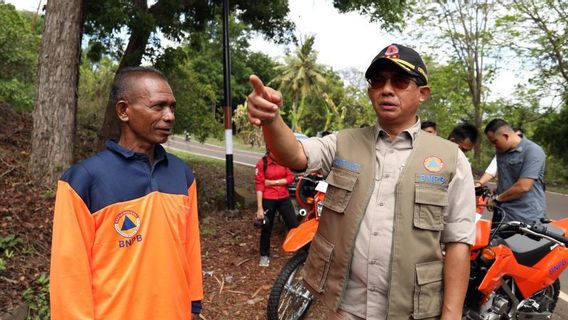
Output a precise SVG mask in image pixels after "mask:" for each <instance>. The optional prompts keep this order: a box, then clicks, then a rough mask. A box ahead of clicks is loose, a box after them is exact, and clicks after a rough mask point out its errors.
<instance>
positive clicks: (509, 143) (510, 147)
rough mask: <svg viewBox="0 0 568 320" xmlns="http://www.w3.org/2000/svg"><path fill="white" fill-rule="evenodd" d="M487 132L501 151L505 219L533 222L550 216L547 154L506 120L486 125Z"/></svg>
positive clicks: (499, 170) (499, 195)
mask: <svg viewBox="0 0 568 320" xmlns="http://www.w3.org/2000/svg"><path fill="white" fill-rule="evenodd" d="M485 135H486V136H487V139H488V140H489V142H490V143H491V144H492V145H493V146H494V147H495V150H496V151H497V176H498V177H499V182H498V184H497V196H496V198H495V201H496V202H497V203H500V207H502V208H503V209H504V211H505V221H523V222H526V223H531V222H535V221H539V220H540V219H541V218H545V217H546V200H545V194H544V165H545V161H546V154H545V153H544V151H543V150H542V148H541V147H540V146H539V145H537V144H536V143H534V142H532V141H530V140H529V139H527V138H522V137H519V136H518V135H517V134H516V133H515V131H514V130H513V128H512V127H511V126H510V125H509V124H508V123H507V122H506V121H505V120H503V119H494V120H492V121H491V122H489V123H488V124H487V126H486V127H485Z"/></svg>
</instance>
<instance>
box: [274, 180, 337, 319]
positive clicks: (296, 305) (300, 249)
mask: <svg viewBox="0 0 568 320" xmlns="http://www.w3.org/2000/svg"><path fill="white" fill-rule="evenodd" d="M325 187H326V183H325V181H324V180H323V177H322V176H321V175H317V174H311V175H308V176H302V177H300V178H299V180H298V183H297V185H296V190H295V197H296V201H297V202H298V205H299V206H300V207H301V208H302V209H300V213H299V215H300V216H304V220H303V222H302V223H301V224H300V225H299V226H298V227H296V228H294V229H291V230H290V231H289V232H288V234H287V235H286V239H285V240H284V243H283V244H282V248H283V249H284V251H285V252H295V254H294V255H293V256H292V258H290V260H288V262H287V263H286V264H285V265H284V267H283V268H282V271H281V272H280V274H279V275H278V277H277V278H276V280H275V281H274V285H273V286H272V290H271V291H270V296H269V298H268V304H267V319H268V320H279V319H280V320H282V319H287V320H295V319H300V318H301V317H303V316H304V314H305V313H306V312H307V310H308V308H309V307H310V304H311V303H312V301H313V299H314V297H313V295H312V294H311V293H310V292H309V291H308V289H306V288H305V287H304V285H303V283H302V277H301V270H302V267H303V266H304V262H306V258H307V257H308V250H309V248H310V243H311V242H312V240H313V238H314V236H315V234H316V231H317V229H318V224H319V217H320V214H321V210H322V208H323V199H324V198H325Z"/></svg>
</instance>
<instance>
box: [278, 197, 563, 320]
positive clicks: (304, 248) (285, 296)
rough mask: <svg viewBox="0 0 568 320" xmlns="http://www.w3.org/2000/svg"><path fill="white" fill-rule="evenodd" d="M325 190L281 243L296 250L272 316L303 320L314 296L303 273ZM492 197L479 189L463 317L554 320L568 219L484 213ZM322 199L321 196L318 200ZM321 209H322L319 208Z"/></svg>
mask: <svg viewBox="0 0 568 320" xmlns="http://www.w3.org/2000/svg"><path fill="white" fill-rule="evenodd" d="M324 196H325V195H324V194H322V195H320V196H319V198H318V196H317V194H316V199H315V200H314V201H313V208H312V211H310V214H309V215H308V217H307V219H306V222H305V223H308V224H306V226H304V224H302V225H300V226H299V227H298V228H296V229H293V230H291V232H292V231H295V232H294V233H291V234H289V235H288V237H287V238H286V240H285V242H284V245H283V248H284V250H285V251H288V252H292V251H295V250H297V252H296V254H295V255H294V256H293V257H292V258H291V259H290V260H289V261H288V263H287V264H286V265H285V266H284V268H283V269H282V272H281V273H280V275H279V276H278V278H277V279H276V281H275V283H274V286H273V288H272V291H271V294H270V297H269V302H268V308H267V316H268V319H269V320H273V319H274V320H275V319H290V320H292V319H300V318H301V317H302V316H304V314H305V313H306V312H307V310H308V308H309V306H310V304H311V302H312V301H313V296H312V295H311V294H310V292H309V291H308V290H307V289H306V288H305V287H304V286H303V284H302V278H301V276H300V269H301V268H302V266H303V264H304V262H305V260H306V258H307V253H308V249H309V243H310V242H311V240H312V239H313V236H314V235H315V232H316V231H317V224H318V222H319V214H320V213H321V207H322V204H323V203H322V202H321V200H323V198H324ZM490 197H491V193H490V192H489V190H488V189H487V188H485V187H482V188H476V205H477V206H476V213H477V214H476V224H475V225H476V239H475V243H474V245H473V246H472V247H471V256H470V260H471V270H470V281H469V286H468V291H467V295H466V299H465V304H464V312H463V319H464V320H497V319H550V317H551V315H552V312H553V311H554V307H555V306H556V302H557V300H558V295H559V292H560V283H559V281H558V277H559V276H560V274H561V273H562V271H563V270H564V269H565V268H566V267H567V266H568V249H567V248H566V245H567V244H568V238H565V237H564V236H565V235H566V234H567V232H568V218H566V219H562V220H558V221H544V224H532V225H527V224H525V223H522V222H518V221H512V222H507V223H504V222H503V221H504V219H505V215H506V213H505V212H503V210H502V209H501V208H500V207H499V206H494V207H493V210H494V211H497V212H499V211H501V214H498V215H495V214H494V216H498V217H500V218H499V219H500V220H499V221H496V222H494V221H492V219H487V218H483V215H482V214H483V213H484V209H485V207H486V205H487V203H488V201H489V199H490ZM317 200H320V201H317ZM318 208H319V210H318ZM310 217H313V218H310Z"/></svg>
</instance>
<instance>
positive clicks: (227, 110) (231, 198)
mask: <svg viewBox="0 0 568 320" xmlns="http://www.w3.org/2000/svg"><path fill="white" fill-rule="evenodd" d="M223 91H224V97H225V99H224V100H225V106H224V107H223V110H224V115H225V167H226V175H225V176H226V180H227V209H228V210H234V209H235V177H234V176H233V107H232V105H231V53H230V50H229V0H223Z"/></svg>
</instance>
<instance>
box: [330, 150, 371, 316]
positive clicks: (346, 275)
mask: <svg viewBox="0 0 568 320" xmlns="http://www.w3.org/2000/svg"><path fill="white" fill-rule="evenodd" d="M373 154H374V151H373ZM375 169H376V166H373V171H372V174H373V177H374V176H375V174H376V172H375ZM374 188H375V179H374V178H373V179H372V180H371V187H370V188H369V190H367V196H366V201H367V202H366V203H367V205H366V206H365V209H364V210H363V214H362V215H361V219H359V224H358V225H357V232H356V233H355V240H357V235H358V234H359V230H360V229H361V223H363V219H364V218H365V214H366V213H367V207H368V206H369V202H370V201H371V196H372V195H373V190H374ZM354 251H355V242H353V245H352V246H351V253H350V254H349V261H350V262H349V268H346V272H345V281H343V289H341V295H340V296H339V300H338V302H337V303H336V305H335V308H336V309H338V308H339V305H341V301H343V296H344V295H345V289H347V284H348V283H349V273H350V272H351V264H352V263H353V252H354ZM366 314H367V312H366V311H365V315H366Z"/></svg>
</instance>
